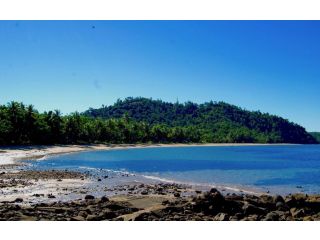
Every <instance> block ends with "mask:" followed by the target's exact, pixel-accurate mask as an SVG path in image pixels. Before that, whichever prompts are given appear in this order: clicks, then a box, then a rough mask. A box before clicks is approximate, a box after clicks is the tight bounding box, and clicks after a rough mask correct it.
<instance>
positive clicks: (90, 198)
mask: <svg viewBox="0 0 320 240" xmlns="http://www.w3.org/2000/svg"><path fill="white" fill-rule="evenodd" d="M84 199H85V200H93V199H94V196H92V195H86V196H85V197H84Z"/></svg>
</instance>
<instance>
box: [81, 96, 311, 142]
mask: <svg viewBox="0 0 320 240" xmlns="http://www.w3.org/2000/svg"><path fill="white" fill-rule="evenodd" d="M125 114H127V115H128V117H129V118H131V119H133V120H135V121H138V122H146V123H148V124H150V125H151V126H155V125H162V126H167V127H194V128H195V129H197V131H200V132H201V141H203V142H259V143H316V140H315V138H314V137H313V136H311V135H310V134H309V133H307V132H306V130H305V129H304V128H303V127H301V126H299V125H297V124H295V123H292V122H289V121H288V120H286V119H283V118H281V117H278V116H274V115H270V114H267V113H261V112H259V111H247V110H244V109H241V108H239V107H237V106H234V105H230V104H227V103H224V102H207V103H203V104H195V103H192V102H186V103H183V104H181V103H168V102H163V101H161V100H152V99H147V98H141V97H139V98H131V97H130V98H126V99H125V100H118V101H117V102H116V103H115V104H114V105H111V106H103V107H102V108H99V109H93V108H90V109H89V110H88V111H86V112H84V113H83V115H85V116H87V117H93V118H104V119H113V118H116V119H117V118H122V117H123V116H124V115H125Z"/></svg>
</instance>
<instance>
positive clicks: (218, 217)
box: [213, 213, 229, 221]
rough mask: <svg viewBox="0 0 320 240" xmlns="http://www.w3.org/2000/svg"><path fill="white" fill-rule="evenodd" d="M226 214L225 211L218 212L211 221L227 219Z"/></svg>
mask: <svg viewBox="0 0 320 240" xmlns="http://www.w3.org/2000/svg"><path fill="white" fill-rule="evenodd" d="M228 218H229V217H228V215H227V214H225V213H218V214H217V215H216V216H215V217H214V218H213V221H227V220H228Z"/></svg>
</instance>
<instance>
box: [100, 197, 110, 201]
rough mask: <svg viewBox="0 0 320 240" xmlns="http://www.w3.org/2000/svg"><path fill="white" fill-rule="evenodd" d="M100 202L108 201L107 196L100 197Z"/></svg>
mask: <svg viewBox="0 0 320 240" xmlns="http://www.w3.org/2000/svg"><path fill="white" fill-rule="evenodd" d="M100 202H109V198H107V197H106V196H103V197H101V199H100Z"/></svg>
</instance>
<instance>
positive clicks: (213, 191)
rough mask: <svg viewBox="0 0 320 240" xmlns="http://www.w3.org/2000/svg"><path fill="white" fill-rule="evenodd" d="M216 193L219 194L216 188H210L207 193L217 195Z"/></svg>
mask: <svg viewBox="0 0 320 240" xmlns="http://www.w3.org/2000/svg"><path fill="white" fill-rule="evenodd" d="M217 192H219V191H218V190H217V189H216V188H211V189H210V191H209V193H217Z"/></svg>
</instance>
